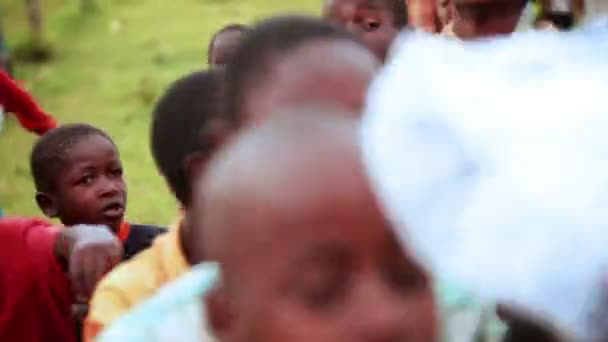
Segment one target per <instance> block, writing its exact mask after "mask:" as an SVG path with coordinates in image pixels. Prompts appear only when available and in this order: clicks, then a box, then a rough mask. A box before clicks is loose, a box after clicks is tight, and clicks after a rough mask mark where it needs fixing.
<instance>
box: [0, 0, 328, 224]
mask: <svg viewBox="0 0 608 342" xmlns="http://www.w3.org/2000/svg"><path fill="white" fill-rule="evenodd" d="M42 2H43V3H44V6H45V15H46V18H45V19H46V23H45V27H46V32H47V37H48V40H49V41H51V42H52V44H53V46H54V48H55V51H56V57H55V58H54V60H52V61H51V62H49V63H46V64H42V65H33V64H18V65H17V77H18V78H19V79H20V80H22V81H23V82H24V84H25V85H26V87H27V88H28V89H29V90H30V91H31V92H32V93H33V94H34V96H35V97H36V98H37V99H38V101H39V102H40V103H41V104H42V106H43V107H44V108H45V109H47V110H48V111H50V112H51V113H53V114H54V115H55V117H56V118H57V119H58V120H59V121H60V122H62V123H69V122H87V123H91V124H94V125H96V126H98V127H100V128H102V129H104V130H106V131H107V132H109V133H110V134H111V135H112V137H113V138H114V139H115V141H116V143H117V144H118V146H119V148H120V151H121V153H122V159H123V163H124V165H125V171H126V177H127V182H128V185H129V207H128V213H127V217H128V218H129V219H130V220H131V221H134V222H141V223H156V224H167V223H168V222H170V221H171V220H172V219H173V218H174V217H175V214H176V204H175V201H174V200H173V198H172V196H171V195H170V194H169V193H168V191H167V189H166V186H165V184H164V181H163V179H162V178H161V177H160V176H159V175H158V173H157V172H156V169H155V167H154V164H153V161H152V160H151V157H150V151H149V147H148V146H149V143H148V129H149V122H150V120H149V118H150V111H151V107H152V105H153V103H154V101H155V99H156V98H157V97H158V96H159V95H160V94H161V93H162V91H163V89H164V87H165V86H166V85H167V84H168V83H169V82H171V81H172V80H174V79H175V78H177V77H179V76H181V75H183V74H185V73H188V72H190V71H193V70H196V69H200V68H204V67H205V61H206V49H207V44H208V41H209V38H210V36H211V34H212V33H213V32H214V31H215V30H216V29H218V28H220V27H221V26H223V25H225V24H228V23H232V22H240V23H251V22H254V21H256V20H257V19H260V18H263V17H265V16H268V15H273V14H278V13H285V12H290V13H300V12H304V13H313V14H314V13H317V12H318V11H319V9H320V4H321V2H322V1H321V0H298V1H282V0H98V3H99V4H100V10H99V11H98V12H97V13H93V14H83V13H82V12H81V11H80V7H79V3H80V1H79V0H42ZM0 11H1V12H2V15H3V21H4V30H5V33H6V35H7V36H6V38H7V40H8V42H9V45H11V47H14V46H15V45H18V44H19V43H21V42H23V41H25V39H27V23H26V20H25V18H26V16H25V13H24V5H23V1H18V0H0ZM4 126H5V127H4V130H3V131H2V132H1V133H0V208H2V209H3V210H4V212H5V214H7V215H39V214H40V212H39V210H38V208H37V207H36V205H35V203H34V200H33V198H34V188H33V185H32V182H31V179H30V174H29V165H28V157H29V152H30V149H31V146H32V143H33V141H34V139H35V136H33V135H32V134H29V133H27V132H25V131H24V130H23V129H21V127H20V126H19V125H18V124H17V122H16V121H15V120H14V119H9V120H8V122H5V125H4Z"/></svg>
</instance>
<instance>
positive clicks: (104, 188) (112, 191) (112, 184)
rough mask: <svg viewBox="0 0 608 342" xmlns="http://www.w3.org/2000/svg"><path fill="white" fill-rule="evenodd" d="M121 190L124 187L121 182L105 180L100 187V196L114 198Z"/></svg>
mask: <svg viewBox="0 0 608 342" xmlns="http://www.w3.org/2000/svg"><path fill="white" fill-rule="evenodd" d="M121 189H122V186H121V185H120V184H119V182H117V181H115V180H112V179H109V178H104V179H103V180H102V184H101V185H100V195H101V196H104V197H106V196H114V195H116V194H117V193H118V192H119V191H121Z"/></svg>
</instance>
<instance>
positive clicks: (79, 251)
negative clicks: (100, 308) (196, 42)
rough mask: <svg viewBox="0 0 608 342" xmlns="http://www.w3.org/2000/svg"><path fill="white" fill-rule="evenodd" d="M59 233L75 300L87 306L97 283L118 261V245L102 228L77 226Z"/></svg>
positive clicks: (116, 240) (119, 245) (113, 237)
mask: <svg viewBox="0 0 608 342" xmlns="http://www.w3.org/2000/svg"><path fill="white" fill-rule="evenodd" d="M61 234H62V236H61V237H60V241H61V240H62V239H63V243H61V245H62V246H61V248H60V249H61V250H63V251H64V254H63V256H64V258H65V259H64V260H66V261H67V266H68V270H69V275H70V279H71V282H72V288H73V290H74V293H75V296H76V301H77V302H78V303H88V300H89V298H90V297H91V294H92V293H93V290H94V289H95V285H96V284H97V282H98V281H99V280H100V279H101V277H103V276H104V275H105V274H106V273H107V272H108V271H110V270H111V269H112V268H113V267H114V266H116V264H118V263H119V262H120V260H121V258H122V255H123V247H122V244H121V243H120V241H118V239H117V238H116V237H115V236H114V234H112V232H111V231H110V230H109V229H108V228H106V227H105V226H87V225H78V226H74V227H70V228H66V229H64V230H63V231H62V232H61Z"/></svg>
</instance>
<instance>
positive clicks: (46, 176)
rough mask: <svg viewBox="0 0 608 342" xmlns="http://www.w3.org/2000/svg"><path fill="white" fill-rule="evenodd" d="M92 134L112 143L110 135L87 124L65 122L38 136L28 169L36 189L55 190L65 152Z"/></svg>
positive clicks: (41, 190)
mask: <svg viewBox="0 0 608 342" xmlns="http://www.w3.org/2000/svg"><path fill="white" fill-rule="evenodd" d="M92 135H99V136H102V137H104V138H106V139H108V141H110V142H111V143H112V144H113V145H114V141H113V140H112V138H110V136H109V135H108V134H107V133H105V132H104V131H102V130H101V129H99V128H97V127H94V126H91V125H88V124H81V123H76V124H67V125H63V126H59V127H57V128H54V129H52V130H50V131H48V132H47V133H46V134H44V135H43V136H42V137H40V138H39V139H38V140H37V141H36V143H35V144H34V147H33V148H32V153H31V155H30V169H31V172H32V178H33V179H34V184H35V186H36V191H39V192H51V191H54V190H55V185H56V181H57V175H58V173H59V172H60V171H61V170H62V169H63V168H64V167H65V166H66V165H65V162H66V154H67V152H68V151H69V150H70V149H71V148H72V147H74V145H76V144H77V143H79V142H80V141H82V140H83V139H84V138H87V137H90V136H92Z"/></svg>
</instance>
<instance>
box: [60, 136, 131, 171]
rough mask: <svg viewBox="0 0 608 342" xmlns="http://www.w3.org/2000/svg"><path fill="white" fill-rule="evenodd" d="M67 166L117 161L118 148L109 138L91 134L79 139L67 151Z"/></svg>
mask: <svg viewBox="0 0 608 342" xmlns="http://www.w3.org/2000/svg"><path fill="white" fill-rule="evenodd" d="M64 158H65V160H66V163H65V166H66V167H73V166H76V165H78V164H83V163H87V164H93V163H95V164H96V163H100V162H113V161H116V160H117V159H118V158H119V156H118V150H116V146H114V144H113V143H112V142H111V141H110V140H108V138H106V137H104V136H102V135H99V134H90V135H87V136H85V137H82V138H80V139H78V141H76V142H75V143H74V145H72V146H71V147H70V148H68V149H67V150H66V151H65V156H64Z"/></svg>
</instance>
